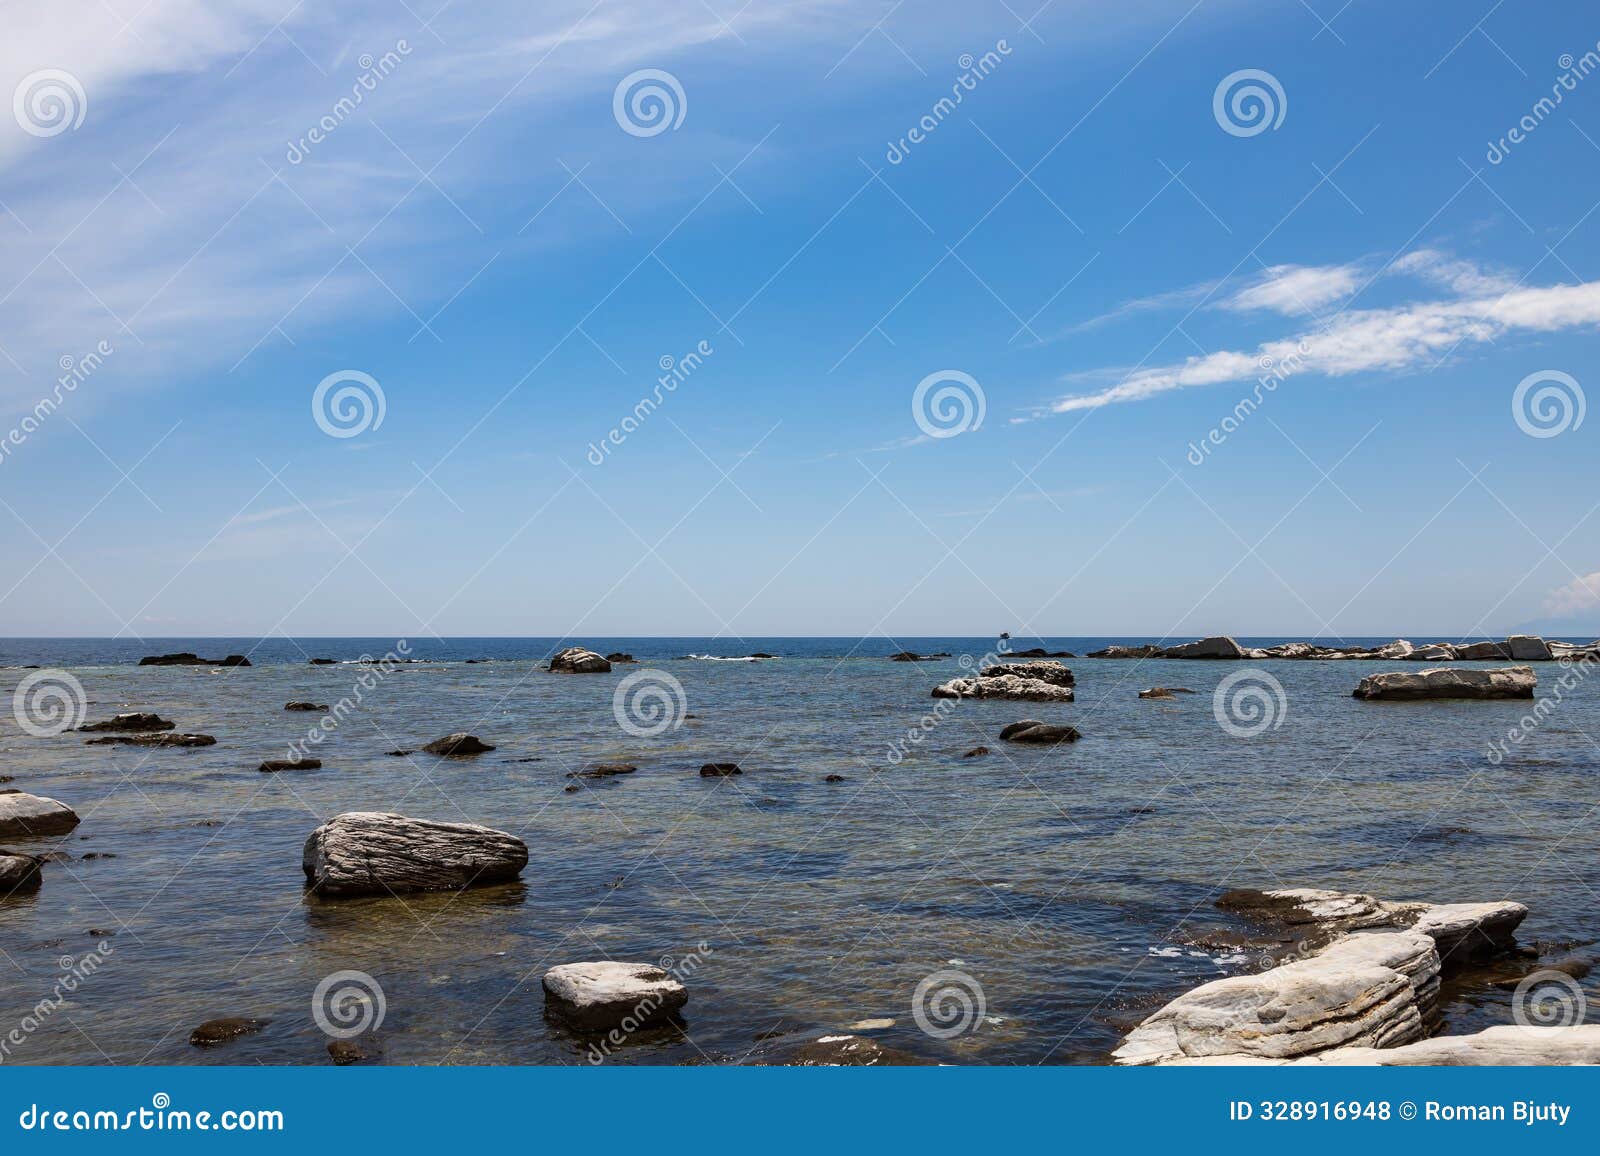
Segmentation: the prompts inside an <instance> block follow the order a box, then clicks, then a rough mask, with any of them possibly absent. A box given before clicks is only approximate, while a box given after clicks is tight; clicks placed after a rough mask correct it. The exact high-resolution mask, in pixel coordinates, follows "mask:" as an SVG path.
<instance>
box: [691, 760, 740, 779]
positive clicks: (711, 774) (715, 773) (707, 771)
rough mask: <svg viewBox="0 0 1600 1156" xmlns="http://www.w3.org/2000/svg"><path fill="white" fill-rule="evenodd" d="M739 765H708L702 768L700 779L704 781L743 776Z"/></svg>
mask: <svg viewBox="0 0 1600 1156" xmlns="http://www.w3.org/2000/svg"><path fill="white" fill-rule="evenodd" d="M742 774H744V772H743V771H741V770H740V769H739V764H738V763H706V764H705V765H704V766H702V767H701V768H700V777H701V778H703V779H719V778H726V777H727V776H729V775H742Z"/></svg>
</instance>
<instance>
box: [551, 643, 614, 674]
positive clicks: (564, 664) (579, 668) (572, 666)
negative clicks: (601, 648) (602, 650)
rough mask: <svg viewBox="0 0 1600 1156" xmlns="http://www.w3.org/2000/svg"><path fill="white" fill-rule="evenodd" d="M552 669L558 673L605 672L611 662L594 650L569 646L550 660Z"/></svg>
mask: <svg viewBox="0 0 1600 1156" xmlns="http://www.w3.org/2000/svg"><path fill="white" fill-rule="evenodd" d="M550 669H551V670H553V671H555V672H556V673H557V674H605V673H606V672H607V671H609V670H610V669H611V663H610V662H609V661H608V660H607V659H606V658H605V657H604V656H603V655H599V654H596V653H595V652H594V651H592V650H585V649H584V648H583V647H581V646H569V647H567V648H566V649H565V650H563V651H562V652H561V653H559V654H557V655H556V656H555V657H554V658H552V659H551V660H550Z"/></svg>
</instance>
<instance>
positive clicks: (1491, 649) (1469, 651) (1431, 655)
mask: <svg viewBox="0 0 1600 1156" xmlns="http://www.w3.org/2000/svg"><path fill="white" fill-rule="evenodd" d="M1089 657H1090V658H1211V659H1263V658H1290V659H1305V660H1311V661H1319V662H1331V661H1336V660H1366V661H1369V662H1393V661H1397V660H1401V659H1404V660H1406V661H1410V662H1458V661H1459V662H1483V661H1503V660H1505V659H1511V660H1512V661H1515V662H1550V661H1552V660H1559V659H1573V658H1579V659H1587V660H1596V661H1600V641H1596V642H1592V643H1588V644H1586V645H1581V646H1580V645H1576V644H1574V643H1570V642H1546V641H1545V640H1544V639H1542V638H1540V637H1538V636H1537V635H1531V634H1513V635H1511V636H1510V637H1509V638H1507V639H1506V640H1505V641H1504V642H1463V643H1451V642H1428V643H1423V644H1421V645H1416V644H1413V643H1411V642H1409V641H1407V640H1406V639H1403V638H1397V639H1395V640H1394V641H1393V642H1387V643H1384V644H1383V645H1382V646H1321V645H1318V644H1316V643H1312V642H1285V643H1280V644H1279V645H1277V646H1267V647H1253V648H1247V647H1243V646H1240V645H1239V643H1238V642H1236V641H1235V640H1233V639H1232V638H1228V637H1225V636H1222V635H1218V636H1216V637H1212V638H1202V639H1200V640H1199V641H1197V642H1182V643H1179V644H1177V645H1176V646H1157V645H1154V644H1150V643H1146V644H1142V645H1138V646H1121V645H1117V646H1108V647H1105V648H1104V649H1102V650H1095V651H1091V652H1090V653H1089Z"/></svg>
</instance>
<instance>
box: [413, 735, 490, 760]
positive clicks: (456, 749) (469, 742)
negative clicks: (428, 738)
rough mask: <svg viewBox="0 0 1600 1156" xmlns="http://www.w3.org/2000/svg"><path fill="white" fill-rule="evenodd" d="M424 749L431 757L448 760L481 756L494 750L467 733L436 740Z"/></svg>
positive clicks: (475, 736)
mask: <svg viewBox="0 0 1600 1156" xmlns="http://www.w3.org/2000/svg"><path fill="white" fill-rule="evenodd" d="M422 749H423V750H424V751H425V752H427V753H428V754H430V755H440V756H443V757H447V758H464V757H465V756H467V755H481V754H483V752H484V751H492V750H494V748H493V747H491V746H490V745H489V744H488V743H486V742H484V741H483V740H481V739H480V738H478V736H477V735H469V734H468V733H467V732H466V731H457V732H456V733H455V734H453V735H445V736H444V738H442V739H434V740H433V741H432V742H431V743H429V744H428V745H427V746H425V747H423V748H422Z"/></svg>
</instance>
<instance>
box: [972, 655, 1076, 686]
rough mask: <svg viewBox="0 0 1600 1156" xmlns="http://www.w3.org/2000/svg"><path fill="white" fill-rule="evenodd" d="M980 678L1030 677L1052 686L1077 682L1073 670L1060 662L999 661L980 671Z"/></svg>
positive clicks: (1069, 684)
mask: <svg viewBox="0 0 1600 1156" xmlns="http://www.w3.org/2000/svg"><path fill="white" fill-rule="evenodd" d="M978 677H979V678H1007V677H1011V678H1030V679H1033V680H1034V681H1036V682H1048V683H1050V684H1051V685H1052V686H1071V685H1072V684H1073V683H1075V682H1077V679H1075V678H1074V677H1073V676H1072V671H1070V670H1068V669H1067V668H1066V667H1065V666H1062V665H1061V664H1060V663H1059V662H1055V661H1043V662H997V663H994V664H992V665H990V666H986V667H984V668H983V669H982V670H980V671H979V672H978Z"/></svg>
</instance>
